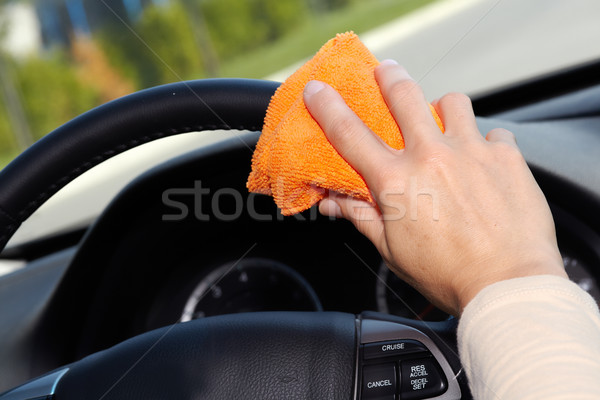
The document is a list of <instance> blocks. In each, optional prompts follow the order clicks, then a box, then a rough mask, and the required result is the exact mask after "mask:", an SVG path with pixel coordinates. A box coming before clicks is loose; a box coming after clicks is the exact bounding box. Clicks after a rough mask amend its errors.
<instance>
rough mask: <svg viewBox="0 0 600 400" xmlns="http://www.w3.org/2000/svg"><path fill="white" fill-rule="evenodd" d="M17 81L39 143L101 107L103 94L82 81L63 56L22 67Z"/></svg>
mask: <svg viewBox="0 0 600 400" xmlns="http://www.w3.org/2000/svg"><path fill="white" fill-rule="evenodd" d="M16 81H17V87H18V88H19V92H20V94H21V101H22V103H23V108H24V109H25V113H26V115H27V119H28V121H29V125H30V127H31V131H32V132H33V135H34V137H35V138H36V139H39V138H40V137H42V136H43V135H45V134H47V133H48V132H50V131H52V130H54V129H55V128H57V127H58V126H60V125H62V124H63V123H65V122H67V121H69V120H71V119H73V118H74V117H76V116H78V115H79V114H82V113H83V112H85V111H88V110H89V109H91V108H93V107H95V106H97V105H98V104H100V97H99V94H98V93H97V92H96V91H94V90H93V89H91V88H89V87H86V86H85V85H84V84H83V83H82V82H81V81H80V80H79V79H78V77H77V74H76V71H75V70H74V67H73V66H72V65H71V64H70V61H69V59H68V58H66V57H65V56H64V55H62V54H60V53H53V54H50V55H48V56H47V57H45V58H42V57H32V58H29V59H28V60H26V61H24V62H22V63H20V65H19V68H18V69H17V76H16Z"/></svg>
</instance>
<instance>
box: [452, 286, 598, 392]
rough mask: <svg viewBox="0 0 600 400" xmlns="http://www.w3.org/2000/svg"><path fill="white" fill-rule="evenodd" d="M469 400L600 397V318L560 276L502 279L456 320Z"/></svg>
mask: <svg viewBox="0 0 600 400" xmlns="http://www.w3.org/2000/svg"><path fill="white" fill-rule="evenodd" d="M458 347H459V353H460V358H461V360H462V364H463V367H464V369H465V372H466V373H467V377H468V378H469V385H470V387H471V391H472V393H473V397H474V399H475V400H487V399H493V400H521V399H531V400H533V399H535V400H539V399H545V400H548V399H552V400H554V399H569V400H573V399H600V314H599V312H598V306H597V305H596V303H595V301H594V300H593V299H592V297H591V296H590V295H588V294H587V293H586V292H585V291H583V290H582V289H580V288H579V287H578V286H577V285H576V284H575V283H573V282H570V281H568V280H566V279H563V278H559V277H555V276H550V275H544V276H535V277H527V278H516V279H510V280H507V281H503V282H498V283H495V284H493V285H490V286H488V287H487V288H485V289H483V290H482V291H481V292H480V293H479V294H478V295H477V296H475V298H474V299H473V300H472V301H471V302H470V303H469V304H468V305H467V307H466V308H465V310H464V312H463V315H462V317H461V319H460V322H459V327H458Z"/></svg>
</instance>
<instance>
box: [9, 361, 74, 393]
mask: <svg viewBox="0 0 600 400" xmlns="http://www.w3.org/2000/svg"><path fill="white" fill-rule="evenodd" d="M68 370H69V368H64V369H61V370H59V371H56V372H53V373H51V374H48V375H45V376H42V377H41V378H38V379H35V380H33V381H29V382H27V383H26V384H24V385H21V386H19V387H17V388H15V389H13V390H11V391H9V392H6V393H4V394H2V395H0V400H33V399H39V398H40V397H41V398H46V397H48V396H53V395H54V392H55V391H56V385H58V382H59V381H60V378H62V377H63V375H64V374H66V373H67V371H68Z"/></svg>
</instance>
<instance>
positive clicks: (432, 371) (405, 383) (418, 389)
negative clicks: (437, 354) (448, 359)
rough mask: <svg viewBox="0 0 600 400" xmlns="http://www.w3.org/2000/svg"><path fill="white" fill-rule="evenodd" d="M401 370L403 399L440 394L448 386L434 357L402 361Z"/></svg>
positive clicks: (401, 393)
mask: <svg viewBox="0 0 600 400" xmlns="http://www.w3.org/2000/svg"><path fill="white" fill-rule="evenodd" d="M400 371H401V372H400V376H401V381H402V382H401V386H400V387H401V392H400V398H401V399H402V400H412V399H426V398H429V397H434V396H439V395H441V394H442V393H444V392H445V391H446V389H447V387H448V385H447V383H446V379H445V377H444V375H443V374H442V373H441V372H440V368H439V366H438V365H437V362H436V361H435V359H434V358H418V359H414V360H407V361H402V363H401V368H400Z"/></svg>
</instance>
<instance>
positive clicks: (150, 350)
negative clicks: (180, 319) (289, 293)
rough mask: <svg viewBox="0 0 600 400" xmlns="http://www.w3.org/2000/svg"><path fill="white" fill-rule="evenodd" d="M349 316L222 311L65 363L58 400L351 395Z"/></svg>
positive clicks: (342, 398) (339, 399) (341, 399)
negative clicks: (67, 365)
mask: <svg viewBox="0 0 600 400" xmlns="http://www.w3.org/2000/svg"><path fill="white" fill-rule="evenodd" d="M355 327H356V324H355V317H354V315H352V314H345V313H338V312H320V313H312V312H264V313H247V314H233V315H231V314H230V315H222V316H218V317H210V318H205V319H199V320H193V321H190V322H186V323H183V324H176V325H171V326H169V327H165V328H161V329H157V330H155V331H151V332H148V333H145V334H142V335H139V336H136V337H134V338H131V339H129V340H127V341H125V342H122V343H120V344H118V345H116V346H114V347H112V348H109V349H107V350H104V351H101V352H98V353H95V354H92V355H90V356H88V357H86V358H84V359H82V360H80V361H77V362H75V363H73V364H71V365H69V368H70V369H69V371H68V372H67V373H66V374H65V376H64V377H63V379H62V380H61V381H60V382H59V384H58V386H57V388H56V398H60V399H67V400H71V399H77V400H86V399H90V400H92V399H96V400H97V399H100V398H102V399H172V398H175V399H211V400H221V399H223V400H225V399H240V398H244V399H298V400H300V399H323V400H325V399H328V400H347V399H350V398H352V387H353V379H354V360H355V357H356V351H355V350H356V335H357V333H356V330H355Z"/></svg>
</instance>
